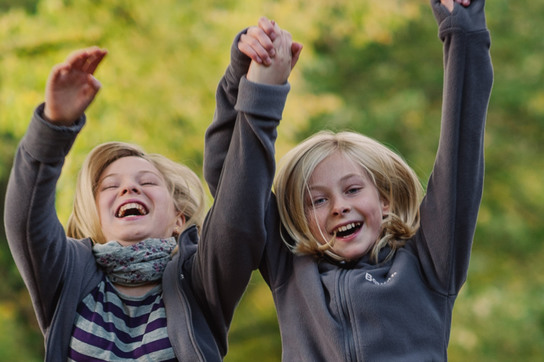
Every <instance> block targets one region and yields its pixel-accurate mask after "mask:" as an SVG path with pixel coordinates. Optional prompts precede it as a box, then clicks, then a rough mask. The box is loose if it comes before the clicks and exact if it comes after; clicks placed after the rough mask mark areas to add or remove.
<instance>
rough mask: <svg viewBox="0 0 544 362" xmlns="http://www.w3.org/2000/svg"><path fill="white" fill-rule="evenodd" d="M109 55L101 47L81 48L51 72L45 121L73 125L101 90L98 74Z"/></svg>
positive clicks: (46, 98) (46, 91)
mask: <svg viewBox="0 0 544 362" xmlns="http://www.w3.org/2000/svg"><path fill="white" fill-rule="evenodd" d="M106 54H107V52H106V51H105V50H103V49H100V48H98V47H91V48H88V49H81V50H78V51H75V52H73V53H72V54H70V55H69V56H68V58H67V59H66V61H65V62H64V63H61V64H57V65H56V66H54V67H53V69H52V70H51V73H50V74H49V78H48V79H47V84H46V87H45V109H44V116H45V118H46V119H47V120H48V121H49V122H51V123H53V124H56V125H62V126H69V125H71V124H73V123H74V122H75V121H76V120H77V119H78V118H79V117H81V115H82V114H83V112H85V109H87V107H88V106H89V104H91V102H92V101H93V99H94V97H95V96H96V93H97V92H98V90H99V89H100V82H99V81H98V80H97V79H96V78H95V77H94V76H93V73H94V71H95V70H96V68H97V67H98V65H99V64H100V62H101V61H102V59H103V58H104V57H105V56H106Z"/></svg>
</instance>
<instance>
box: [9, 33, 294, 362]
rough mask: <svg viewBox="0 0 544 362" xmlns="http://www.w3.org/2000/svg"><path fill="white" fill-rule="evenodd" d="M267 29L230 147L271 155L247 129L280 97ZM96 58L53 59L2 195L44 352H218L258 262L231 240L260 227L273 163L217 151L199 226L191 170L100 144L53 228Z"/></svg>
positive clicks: (283, 51)
mask: <svg viewBox="0 0 544 362" xmlns="http://www.w3.org/2000/svg"><path fill="white" fill-rule="evenodd" d="M278 29H279V28H278ZM278 35H279V36H278V39H277V41H276V42H275V43H274V46H275V47H276V49H277V54H276V56H275V57H274V59H273V61H272V63H271V66H270V67H268V68H260V69H255V71H254V72H253V74H254V78H253V82H252V83H251V88H252V93H253V97H252V98H251V99H248V100H247V102H246V106H247V107H248V112H240V113H239V114H238V125H239V127H238V131H239V132H240V139H241V140H242V141H243V142H242V143H241V144H240V145H235V144H233V145H232V146H231V152H232V153H233V154H241V153H242V152H240V150H239V149H238V147H241V145H242V144H243V145H248V146H247V147H251V153H250V154H251V155H256V154H260V156H259V157H266V156H267V155H268V154H270V153H271V152H272V150H271V148H272V147H273V141H269V140H268V139H263V140H262V142H261V141H260V140H258V139H257V137H255V135H254V134H253V133H254V132H262V129H265V131H268V130H269V128H270V127H269V122H270V120H274V119H279V118H281V112H280V113H277V112H273V113H271V112H266V111H264V112H251V110H255V109H259V104H262V103H264V102H266V101H268V100H269V99H270V98H271V97H272V98H273V99H274V100H275V101H277V102H279V103H281V102H284V101H285V97H286V95H287V93H288V91H289V84H288V83H287V77H288V76H289V73H290V71H291V58H292V54H291V51H290V49H291V43H292V41H291V38H290V35H289V34H288V33H287V32H285V31H279V32H278ZM105 55H106V51H105V50H102V49H99V48H98V47H92V48H88V49H82V50H79V51H76V52H74V53H72V54H71V55H70V56H69V57H68V58H67V59H66V61H65V62H64V63H61V64H59V65H57V66H55V67H54V68H53V70H52V71H51V74H50V76H49V79H48V81H47V85H46V92H45V103H44V104H41V105H40V106H38V108H37V109H36V110H35V112H34V115H33V117H32V120H31V122H30V125H29V127H28V130H27V132H26V134H25V136H24V137H23V139H22V140H21V142H20V144H19V147H18V149H17V153H16V156H15V160H14V164H13V168H12V172H11V174H10V179H9V184H8V189H7V193H6V202H5V220H4V222H5V226H6V234H7V237H8V242H9V246H10V249H11V251H12V254H13V257H14V259H15V262H16V264H17V267H18V268H19V270H20V272H21V274H22V276H23V279H24V281H25V284H26V285H27V288H28V289H29V292H30V296H31V299H32V302H33V305H34V309H35V312H36V316H37V319H38V323H39V325H40V328H41V330H42V332H43V334H44V336H45V353H46V355H45V360H46V361H60V360H74V361H80V360H89V359H92V360H153V361H175V360H179V361H220V360H222V358H223V357H224V356H225V354H226V353H227V331H228V327H229V325H230V322H231V320H232V316H233V313H234V308H235V306H236V305H237V303H238V301H239V299H240V297H241V296H242V294H243V292H244V290H245V288H246V286H247V283H248V281H249V278H250V276H251V272H252V271H253V270H254V269H256V268H257V267H258V265H259V262H260V260H261V258H262V245H259V244H254V247H249V248H245V249H244V250H240V249H239V248H237V247H236V246H235V245H236V243H237V242H240V241H243V242H244V243H245V244H249V240H251V239H252V238H253V237H254V236H255V235H260V234H262V233H263V232H264V231H263V230H264V224H263V220H264V214H263V213H264V210H265V205H266V203H267V201H268V198H269V197H268V192H267V190H268V189H269V187H270V183H269V184H265V185H263V184H262V183H261V181H260V180H262V179H270V180H271V179H272V177H273V172H274V169H273V168H271V169H268V170H263V173H262V174H260V175H257V176H259V177H258V178H255V174H254V173H253V170H251V169H250V168H248V167H244V165H245V164H248V163H249V161H248V160H249V159H250V157H249V156H247V157H229V158H228V159H227V160H226V162H225V165H226V166H228V167H229V169H232V170H233V172H225V173H224V175H223V176H222V178H221V181H220V182H218V184H217V189H218V190H217V192H216V193H215V196H216V197H215V201H214V204H213V205H212V207H211V209H210V211H209V212H208V213H207V216H206V219H205V220H204V221H202V219H203V214H204V201H203V200H204V196H203V189H202V186H201V183H200V180H199V179H198V177H197V176H196V175H195V174H194V173H193V172H192V171H191V170H189V169H188V168H187V167H185V166H183V165H180V164H177V163H175V162H173V161H171V160H169V159H167V158H166V157H163V156H161V155H157V154H149V153H146V152H144V151H143V150H142V149H141V148H140V147H138V146H136V145H132V144H127V143H122V142H109V143H105V144H102V145H99V146H97V147H96V148H95V149H93V150H92V151H91V152H90V154H89V155H88V157H87V158H86V160H85V162H84V164H83V167H82V169H81V171H80V174H79V176H78V181H77V187H76V194H75V199H74V208H73V211H72V214H71V216H70V220H69V222H68V225H67V228H66V232H65V230H64V228H63V226H62V225H61V223H60V221H59V220H58V218H57V215H56V211H55V191H56V190H55V189H56V183H57V180H58V178H59V176H60V173H61V169H62V166H63V163H64V160H65V157H66V155H67V154H68V152H69V150H70V148H71V147H72V144H73V142H74V141H75V138H76V136H77V135H78V134H79V132H80V131H81V129H82V128H83V126H84V124H85V122H86V117H85V114H84V111H85V110H86V109H87V107H88V106H89V105H90V104H91V102H92V101H93V100H94V98H95V95H96V94H97V92H98V91H99V89H100V86H101V85H100V83H99V82H98V80H97V79H96V78H95V77H94V75H93V74H94V72H95V70H96V68H97V67H98V65H99V64H100V63H101V62H102V60H103V58H104V57H105ZM271 69H272V70H274V74H270V70H271ZM271 76H272V77H271ZM270 81H273V82H275V84H274V85H269V84H267V82H270ZM277 84H279V85H277ZM244 154H246V153H244ZM248 155H249V154H248ZM241 209H243V210H244V211H245V212H244V213H240V212H239V211H240V210H241ZM239 260H244V262H243V263H241V262H239Z"/></svg>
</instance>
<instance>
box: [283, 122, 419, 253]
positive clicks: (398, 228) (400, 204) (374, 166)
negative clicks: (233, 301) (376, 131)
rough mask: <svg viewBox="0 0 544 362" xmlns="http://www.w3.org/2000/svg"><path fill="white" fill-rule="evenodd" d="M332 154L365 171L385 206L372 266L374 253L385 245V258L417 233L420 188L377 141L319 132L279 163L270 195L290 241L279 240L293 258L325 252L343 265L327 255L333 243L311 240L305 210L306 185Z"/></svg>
mask: <svg viewBox="0 0 544 362" xmlns="http://www.w3.org/2000/svg"><path fill="white" fill-rule="evenodd" d="M335 152H340V153H341V154H343V155H344V156H345V157H347V158H348V159H350V160H351V161H353V162H354V163H355V164H357V165H359V166H360V167H361V168H362V169H363V170H365V171H366V172H367V174H368V176H369V177H370V179H371V180H372V181H373V183H374V185H375V186H376V188H377V189H378V192H379V194H380V198H381V199H382V200H384V201H386V202H387V203H388V204H389V212H388V214H387V216H386V217H385V218H384V220H383V222H382V231H381V233H380V236H379V238H378V240H377V241H376V243H375V244H374V246H373V247H372V249H371V251H370V253H371V257H372V260H374V261H375V262H377V261H378V254H379V252H380V250H381V249H383V248H384V247H385V246H386V245H389V246H390V247H391V250H392V251H391V253H390V254H389V255H388V256H387V258H386V259H389V258H390V257H392V256H393V254H394V253H395V251H396V250H397V249H398V248H400V247H401V246H403V245H404V244H405V242H406V240H407V239H409V238H410V237H412V236H413V235H414V233H415V232H416V230H417V229H418V228H419V204H420V202H421V198H422V195H423V187H422V186H421V183H420V182H419V179H418V178H417V175H416V173H415V172H414V171H413V170H412V168H411V167H410V166H408V164H407V163H406V162H405V161H404V160H403V159H402V158H401V157H400V156H399V155H397V154H396V153H395V152H393V151H392V150H390V149H389V148H387V147H386V146H385V145H383V144H381V143H379V142H378V141H376V140H374V139H372V138H369V137H366V136H364V135H362V134H359V133H355V132H340V133H333V132H330V131H322V132H319V133H317V134H315V135H313V136H311V137H310V138H308V139H306V140H305V141H303V142H302V143H300V144H299V145H298V146H296V147H295V148H293V149H292V150H290V151H289V152H288V153H287V154H286V155H285V156H284V157H283V158H282V160H281V162H280V167H279V169H278V173H277V175H276V179H275V181H274V191H275V193H276V196H277V201H278V207H279V214H280V218H281V221H282V224H283V227H284V228H285V230H286V231H287V234H288V237H289V238H290V239H291V240H293V241H291V242H290V241H289V240H288V238H287V236H285V235H284V236H283V238H284V241H285V242H286V243H287V245H289V246H290V248H291V250H292V251H293V252H294V253H296V254H313V255H321V254H323V253H325V254H327V255H329V256H331V257H332V258H334V259H336V260H343V258H342V257H340V256H339V255H337V254H335V253H334V252H333V251H332V250H331V248H332V245H333V244H334V240H331V242H330V243H325V244H321V243H320V242H319V241H318V240H317V239H316V238H315V237H314V236H313V235H312V233H311V232H310V227H309V224H308V217H307V215H306V210H305V197H306V195H307V194H308V192H309V191H308V180H309V179H310V177H311V175H312V173H313V171H314V170H315V168H316V167H317V165H318V164H319V163H320V162H321V161H323V160H324V159H325V158H327V157H329V156H330V155H332V154H333V153H335ZM293 242H294V244H293Z"/></svg>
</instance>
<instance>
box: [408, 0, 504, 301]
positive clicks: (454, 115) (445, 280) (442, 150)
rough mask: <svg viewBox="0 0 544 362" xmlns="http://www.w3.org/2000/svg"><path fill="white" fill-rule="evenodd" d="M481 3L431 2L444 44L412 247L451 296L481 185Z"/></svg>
mask: <svg viewBox="0 0 544 362" xmlns="http://www.w3.org/2000/svg"><path fill="white" fill-rule="evenodd" d="M443 1H444V2H447V1H446V0H443ZM449 2H450V3H451V0H450V1H449ZM484 4H485V1H484V0H473V1H471V2H470V4H469V5H468V6H460V5H459V4H458V2H456V4H455V6H454V7H453V10H452V11H451V12H450V11H449V10H448V8H447V7H446V6H443V5H441V2H440V0H432V1H431V5H432V9H433V13H434V15H435V18H436V20H437V22H438V25H439V37H440V39H441V40H442V42H443V43H444V71H445V72H444V89H443V105H442V122H441V133H440V141H439V147H438V152H437V156H436V161H435V165H434V168H433V172H432V174H431V178H430V180H429V183H428V188H427V195H426V196H425V198H424V200H423V203H422V205H421V229H420V233H419V236H421V239H420V240H418V245H417V246H416V247H417V248H418V249H419V253H420V254H421V255H427V256H428V258H422V263H423V265H422V266H423V268H424V270H425V272H426V273H427V275H428V276H429V281H430V283H431V284H432V285H433V287H435V288H436V289H437V290H440V291H443V292H445V293H448V294H450V295H453V294H456V293H457V292H458V291H459V289H460V288H461V286H462V284H463V283H464V282H465V280H466V274H467V270H468V263H469V258H470V252H471V248H472V240H473V236H474V231H475V227H476V219H477V216H478V210H479V206H480V201H481V197H482V191H483V177H484V128H485V121H486V116H487V108H488V104H489V98H490V94H491V88H492V83H493V70H492V65H491V58H490V54H489V47H490V36H489V32H488V30H487V27H486V21H485V14H484ZM463 5H464V4H463Z"/></svg>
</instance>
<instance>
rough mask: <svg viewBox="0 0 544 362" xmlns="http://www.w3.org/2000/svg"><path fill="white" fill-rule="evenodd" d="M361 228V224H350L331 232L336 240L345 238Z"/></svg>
mask: <svg viewBox="0 0 544 362" xmlns="http://www.w3.org/2000/svg"><path fill="white" fill-rule="evenodd" d="M362 226H363V224H362V223H360V222H352V223H350V224H347V225H343V226H340V227H339V228H337V229H335V230H334V231H333V234H334V235H335V236H336V237H337V238H345V237H348V236H350V235H352V234H354V233H355V232H357V231H358V230H359V229H361V227H362Z"/></svg>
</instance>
